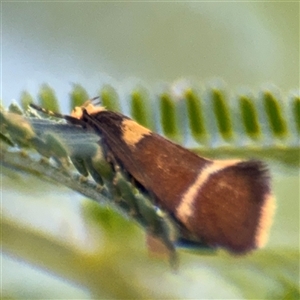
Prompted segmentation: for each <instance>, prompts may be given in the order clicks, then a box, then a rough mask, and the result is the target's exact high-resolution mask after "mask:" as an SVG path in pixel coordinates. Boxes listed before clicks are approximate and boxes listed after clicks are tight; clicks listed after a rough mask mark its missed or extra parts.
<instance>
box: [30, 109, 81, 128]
mask: <svg viewBox="0 0 300 300" xmlns="http://www.w3.org/2000/svg"><path fill="white" fill-rule="evenodd" d="M29 106H30V107H32V108H33V109H35V110H37V111H40V112H42V113H44V114H46V115H49V116H53V117H56V118H60V119H65V120H66V121H68V122H70V123H72V124H74V125H80V126H83V127H85V126H84V125H85V123H84V122H83V121H82V120H80V119H77V118H74V117H71V116H68V115H63V114H60V113H57V112H53V111H51V110H48V109H45V108H42V107H40V106H38V105H36V104H33V103H30V104H29Z"/></svg>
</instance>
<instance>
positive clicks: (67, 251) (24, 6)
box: [1, 1, 299, 299]
mask: <svg viewBox="0 0 300 300" xmlns="http://www.w3.org/2000/svg"><path fill="white" fill-rule="evenodd" d="M1 19H2V40H1V42H2V49H1V50H2V61H1V66H2V78H1V82H2V86H1V98H2V100H3V104H4V106H7V105H8V104H9V103H10V102H11V100H12V99H18V98H19V96H20V94H21V92H22V91H23V90H24V89H25V90H27V91H29V92H30V93H32V94H33V95H36V94H37V93H38V90H39V87H40V85H41V84H42V83H48V84H50V85H51V86H52V87H53V88H54V89H55V91H56V94H57V96H58V98H59V99H60V104H61V107H62V110H63V111H64V112H68V111H69V106H68V103H69V101H68V100H67V99H68V93H69V91H70V90H71V87H72V84H73V83H80V84H81V85H83V86H84V87H85V88H86V89H87V90H88V93H89V94H90V95H91V96H93V95H95V94H97V92H98V91H99V88H100V87H101V86H102V85H104V84H111V85H113V86H114V87H115V88H116V89H117V91H118V93H119V95H120V97H121V99H122V100H123V102H122V107H123V109H124V111H125V113H126V110H128V107H127V104H126V95H128V94H129V92H130V91H131V90H132V88H134V87H135V86H137V85H142V86H145V87H147V88H148V89H149V90H152V91H154V92H155V91H160V89H161V88H162V87H163V86H165V85H167V84H172V83H173V82H174V81H177V80H181V79H190V80H191V81H192V82H196V83H197V84H200V85H204V84H205V83H207V82H211V81H215V79H216V78H221V79H222V80H224V81H225V82H226V84H227V87H228V90H229V91H230V92H233V93H234V92H235V91H239V90H240V89H243V88H245V87H246V88H250V89H251V90H253V91H254V92H258V90H259V89H260V88H262V87H265V86H270V85H273V84H274V85H276V86H278V87H279V88H280V90H281V92H282V94H283V95H287V94H288V92H289V91H290V90H291V89H298V88H299V3H296V2H290V3H288V2H279V3H275V2H262V3H259V2H258V3H254V2H252V3H250V2H238V3H234V2H213V3H209V2H207V3H196V2H184V3H180V2H165V3H150V2H149V3H146V2H114V3H113V2H111V3H109V2H102V3H101V2H93V3H92V2H90V3H88V2H71V1H70V2H68V1H64V2H46V1H45V2H43V1H40V2H27V1H24V2H22V1H21V2H20V1H19V2H12V1H10V2H3V1H2V2H1ZM269 163H270V167H271V171H272V176H273V178H274V180H273V186H274V193H275V195H276V198H277V214H276V218H275V222H274V226H273V228H272V231H271V235H270V242H269V243H268V245H267V247H266V248H265V249H263V250H260V251H257V252H255V253H254V254H253V255H250V256H247V257H240V258H233V257H230V256H229V255H228V254H226V253H223V252H220V253H218V254H217V255H216V256H201V255H197V254H191V253H185V251H183V250H182V251H180V259H181V265H180V269H179V271H178V272H177V273H174V272H172V271H171V270H170V268H169V266H168V264H167V262H166V261H163V260H162V261H161V260H158V259H154V258H151V257H149V256H148V254H147V249H146V247H145V242H144V233H143V231H142V230H141V229H140V228H138V227H137V226H136V225H134V224H132V222H130V220H126V219H124V218H122V217H120V216H119V215H117V214H116V213H114V212H113V211H111V210H108V209H106V208H99V207H97V206H95V205H94V204H93V203H91V201H89V200H85V199H82V197H81V196H80V195H77V194H75V193H74V192H70V191H69V190H68V189H66V188H64V187H60V186H57V185H53V184H51V183H44V182H42V181H40V180H38V179H37V178H35V177H33V176H29V175H26V174H15V173H14V172H12V171H8V170H5V171H3V174H2V176H1V185H2V186H1V190H2V194H1V197H2V199H1V200H2V217H3V224H4V225H3V227H4V229H5V230H6V231H5V233H7V232H8V233H9V236H10V237H11V239H10V240H9V243H8V242H7V241H6V243H5V245H4V247H3V250H4V255H3V256H2V274H1V275H2V295H3V297H10V298H12V299H18V298H27V299H44V298H47V299H84V298H93V297H94V298H115V299H116V298H119V299H125V298H126V299H133V298H135V299H140V298H147V299H150V298H152V299H162V298H169V299H267V298H269V299H298V297H299V167H298V166H294V167H293V166H289V167H287V166H285V165H280V164H279V163H278V162H274V161H269Z"/></svg>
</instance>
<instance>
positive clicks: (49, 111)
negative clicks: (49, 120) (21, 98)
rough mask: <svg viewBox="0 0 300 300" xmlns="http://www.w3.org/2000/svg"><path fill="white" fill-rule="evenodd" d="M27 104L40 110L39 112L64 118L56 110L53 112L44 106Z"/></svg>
mask: <svg viewBox="0 0 300 300" xmlns="http://www.w3.org/2000/svg"><path fill="white" fill-rule="evenodd" d="M29 106H30V107H32V108H34V109H35V110H37V111H40V112H42V113H44V114H46V115H49V116H53V117H56V118H60V119H65V115H63V114H60V113H57V112H53V111H51V110H49V109H45V108H43V107H40V106H38V105H36V104H33V103H30V104H29Z"/></svg>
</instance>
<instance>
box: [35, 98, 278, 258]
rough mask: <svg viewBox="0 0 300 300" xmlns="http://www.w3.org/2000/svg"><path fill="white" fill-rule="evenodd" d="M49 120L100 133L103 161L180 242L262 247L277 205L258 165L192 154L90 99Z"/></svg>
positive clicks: (240, 250) (238, 249) (236, 249)
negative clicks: (141, 194)
mask: <svg viewBox="0 0 300 300" xmlns="http://www.w3.org/2000/svg"><path fill="white" fill-rule="evenodd" d="M31 106H32V107H33V108H35V109H37V110H40V111H45V110H44V109H42V108H40V107H39V106H36V105H34V104H31ZM48 113H49V112H48ZM52 114H53V115H54V116H57V117H62V118H64V119H65V120H66V121H67V122H68V123H70V124H73V125H77V126H81V127H83V128H84V129H86V130H92V131H94V132H95V133H96V134H97V135H99V137H101V144H102V146H104V148H105V149H106V150H105V152H106V155H107V157H110V158H111V159H112V161H115V162H116V163H117V164H118V165H119V166H120V167H121V169H123V170H124V171H125V172H126V173H127V174H128V175H129V177H130V178H132V179H133V180H134V181H135V182H136V183H137V185H138V186H139V187H141V188H142V189H143V190H145V191H146V192H148V193H149V195H150V196H151V199H152V201H153V204H154V205H155V206H157V207H159V208H161V209H162V210H164V211H166V212H167V213H168V214H169V216H170V218H171V219H172V220H173V221H174V222H175V224H176V226H177V227H178V230H179V231H180V236H181V237H183V240H186V241H190V242H195V243H199V244H204V245H207V246H209V247H211V248H223V249H226V250H227V251H229V252H231V253H234V254H245V253H247V252H249V251H251V250H254V249H256V248H260V247H262V246H264V244H265V243H266V241H267V237H268V232H269V229H270V226H271V223H272V217H273V213H274V207H275V205H274V197H273V195H272V191H271V186H270V176H269V172H268V170H267V168H266V166H265V164H264V163H263V162H261V161H258V160H246V161H244V160H240V159H234V160H211V159H208V158H204V157H201V156H198V155H197V154H195V153H193V152H192V151H190V150H188V149H186V148H183V147H182V146H180V145H178V144H176V143H173V142H172V141H170V140H168V139H166V138H164V137H162V136H160V135H158V134H156V133H154V132H152V131H151V130H149V129H147V128H145V127H143V126H141V125H140V124H138V123H137V122H135V121H134V120H132V119H130V118H129V117H127V116H125V115H123V114H120V113H118V112H114V111H110V110H106V109H105V108H104V107H101V106H95V105H93V104H92V101H88V102H86V103H85V104H84V105H83V106H81V107H76V108H75V109H74V110H73V111H72V113H71V115H60V114H57V113H52ZM175 243H176V241H175Z"/></svg>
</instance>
